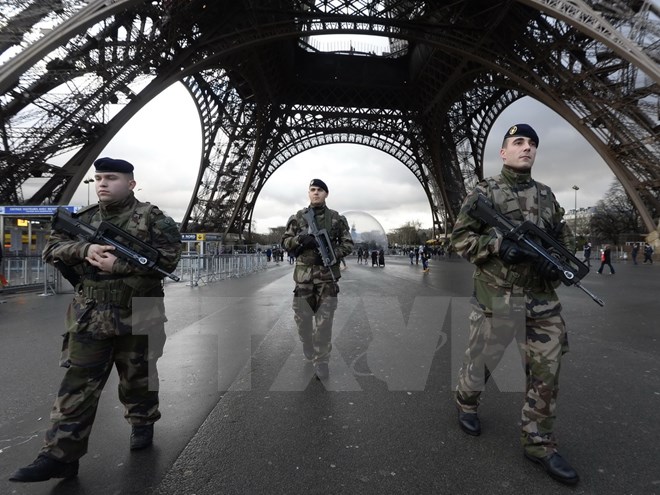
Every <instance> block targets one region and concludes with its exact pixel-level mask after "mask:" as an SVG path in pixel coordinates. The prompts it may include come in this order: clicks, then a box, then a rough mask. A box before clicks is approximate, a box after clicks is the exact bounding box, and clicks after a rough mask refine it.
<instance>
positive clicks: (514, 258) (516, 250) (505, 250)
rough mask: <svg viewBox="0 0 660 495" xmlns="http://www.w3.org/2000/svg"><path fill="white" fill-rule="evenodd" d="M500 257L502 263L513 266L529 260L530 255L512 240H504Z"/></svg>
mask: <svg viewBox="0 0 660 495" xmlns="http://www.w3.org/2000/svg"><path fill="white" fill-rule="evenodd" d="M499 255H500V258H501V259H502V261H504V262H505V263H510V264H512V265H513V264H516V263H522V262H523V261H525V260H527V259H529V254H528V253H527V252H526V251H525V250H523V249H521V248H520V247H519V246H518V245H517V244H516V243H515V242H513V241H512V240H511V239H506V238H504V239H502V243H501V244H500V251H499Z"/></svg>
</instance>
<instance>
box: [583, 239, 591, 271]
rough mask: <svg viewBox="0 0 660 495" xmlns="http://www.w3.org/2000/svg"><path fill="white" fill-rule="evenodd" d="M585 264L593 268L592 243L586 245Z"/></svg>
mask: <svg viewBox="0 0 660 495" xmlns="http://www.w3.org/2000/svg"><path fill="white" fill-rule="evenodd" d="M583 254H584V262H585V263H586V264H587V266H588V267H589V268H591V243H590V242H587V243H586V244H585V245H584V251H583Z"/></svg>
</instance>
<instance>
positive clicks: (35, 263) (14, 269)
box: [0, 253, 268, 294]
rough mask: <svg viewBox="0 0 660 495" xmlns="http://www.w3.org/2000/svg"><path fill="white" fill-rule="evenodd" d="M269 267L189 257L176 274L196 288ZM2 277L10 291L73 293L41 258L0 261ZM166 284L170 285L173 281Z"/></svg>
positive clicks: (257, 256)
mask: <svg viewBox="0 0 660 495" xmlns="http://www.w3.org/2000/svg"><path fill="white" fill-rule="evenodd" d="M267 265H268V264H267V262H266V255H265V254H262V253H251V254H221V255H208V256H198V255H185V256H182V258H181V261H180V262H179V265H178V266H177V268H176V270H175V272H174V273H175V274H176V275H178V276H179V277H180V278H181V282H184V283H186V285H189V286H191V287H196V286H198V285H200V284H208V283H212V282H217V281H220V280H225V279H228V278H238V277H244V276H246V275H249V274H251V273H255V272H258V271H260V270H265V269H266V267H267ZM0 274H2V275H4V277H5V278H6V280H7V284H8V285H7V286H6V287H5V289H6V290H7V291H13V290H17V291H20V290H39V289H41V288H43V293H44V294H55V293H60V292H68V291H71V290H72V287H71V285H70V284H69V283H68V282H67V281H66V280H64V279H63V278H62V275H61V274H60V272H58V271H57V270H56V269H55V268H53V266H51V265H49V264H48V263H44V262H43V261H42V259H41V256H7V257H4V258H2V262H0ZM166 281H168V282H170V280H169V279H166Z"/></svg>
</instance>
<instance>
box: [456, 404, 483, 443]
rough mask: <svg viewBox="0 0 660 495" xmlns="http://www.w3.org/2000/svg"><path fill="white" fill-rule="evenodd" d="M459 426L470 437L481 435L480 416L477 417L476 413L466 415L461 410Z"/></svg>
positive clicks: (459, 412)
mask: <svg viewBox="0 0 660 495" xmlns="http://www.w3.org/2000/svg"><path fill="white" fill-rule="evenodd" d="M458 425H459V426H460V427H461V430H463V431H464V432H465V433H467V434H468V435H472V436H473V437H478V436H479V435H481V421H479V416H477V413H476V412H473V413H466V412H463V411H460V410H459V411H458Z"/></svg>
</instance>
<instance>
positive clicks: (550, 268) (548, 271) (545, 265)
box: [537, 259, 559, 282]
mask: <svg viewBox="0 0 660 495" xmlns="http://www.w3.org/2000/svg"><path fill="white" fill-rule="evenodd" d="M537 266H538V270H539V274H540V275H541V276H542V277H543V278H545V279H546V280H550V281H551V282H554V281H555V280H559V269H558V268H557V267H556V266H555V265H554V264H553V263H552V261H550V260H546V259H543V261H541V262H540V263H539V264H538V265H537Z"/></svg>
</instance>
